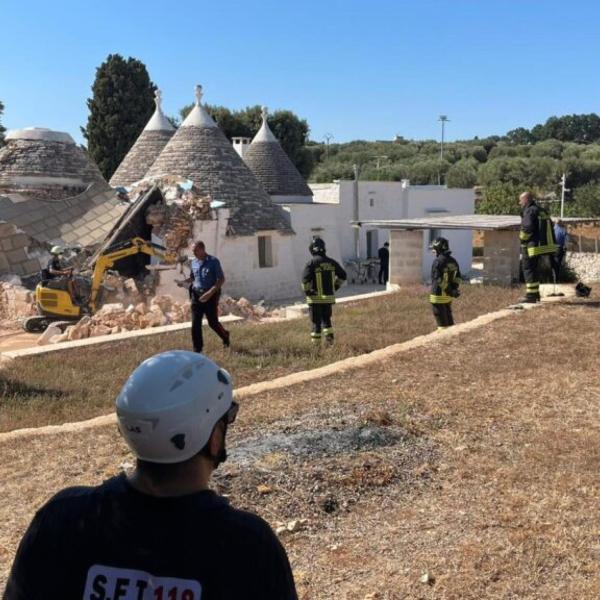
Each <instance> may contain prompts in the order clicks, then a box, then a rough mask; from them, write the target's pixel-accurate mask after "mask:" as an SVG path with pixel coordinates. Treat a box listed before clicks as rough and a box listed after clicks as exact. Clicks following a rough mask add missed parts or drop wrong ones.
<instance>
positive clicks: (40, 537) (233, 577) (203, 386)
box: [4, 351, 297, 600]
mask: <svg viewBox="0 0 600 600" xmlns="http://www.w3.org/2000/svg"><path fill="white" fill-rule="evenodd" d="M237 408H238V405H237V404H236V403H235V402H233V400H232V383H231V378H230V376H229V374H228V373H227V372H226V371H224V370H223V369H220V368H219V367H218V366H217V365H216V364H215V363H214V362H212V361H211V360H209V359H208V358H206V357H205V356H203V355H202V354H197V353H193V352H184V351H171V352H164V353H162V354H158V355H156V356H153V357H151V358H149V359H147V360H146V361H144V362H143V363H142V364H141V365H140V366H139V367H138V368H137V369H136V370H135V371H134V372H133V373H132V375H131V376H130V377H129V379H128V381H127V382H126V383H125V386H124V387H123V389H122V390H121V393H120V394H119V396H118V397H117V419H118V425H119V429H120V431H121V433H122V435H123V437H124V438H125V440H126V441H127V443H128V445H129V446H130V448H131V449H132V451H133V452H134V454H135V455H136V456H137V465H136V468H135V471H134V472H133V473H132V474H131V475H130V476H126V475H124V474H123V475H119V476H117V477H114V478H112V479H109V480H108V481H106V482H105V483H103V484H102V485H100V486H98V487H79V488H69V489H66V490H63V491H62V492H60V493H58V494H57V495H56V496H54V498H52V499H51V500H50V501H49V502H48V503H47V504H46V505H45V506H44V507H43V508H42V509H41V510H40V511H39V512H38V513H37V514H36V516H35V518H34V520H33V522H32V523H31V525H30V526H29V529H28V530H27V532H26V534H25V536H24V538H23V540H22V541H21V545H20V547H19V550H18V552H17V556H16V558H15V562H14V564H13V568H12V572H11V575H10V578H9V581H8V585H7V588H6V592H5V595H4V598H5V599H8V600H16V599H27V600H36V599H41V598H44V599H46V600H49V599H54V598H56V599H58V598H60V599H61V600H70V599H73V600H75V599H77V600H81V599H82V598H83V599H84V600H109V599H110V600H242V599H243V600H297V596H296V591H295V587H294V580H293V577H292V572H291V569H290V565H289V562H288V559H287V556H286V553H285V550H284V549H283V547H282V546H281V544H280V543H279V540H278V539H277V537H276V536H275V534H274V533H273V531H272V530H271V528H270V527H269V525H267V523H266V522H265V521H263V520H262V519H261V518H259V517H257V516H255V515H253V514H250V513H247V512H243V511H240V510H236V509H234V508H232V507H231V506H229V503H228V502H227V500H226V499H225V498H223V497H220V496H217V494H215V493H214V492H213V491H210V490H209V489H208V482H209V479H210V476H211V474H212V472H213V471H214V469H215V468H216V467H217V466H218V465H219V464H220V463H221V462H223V461H224V460H225V458H226V451H225V435H226V432H227V427H228V425H230V424H231V423H233V421H234V419H235V416H236V413H237Z"/></svg>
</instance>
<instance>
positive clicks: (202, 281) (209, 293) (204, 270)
mask: <svg viewBox="0 0 600 600" xmlns="http://www.w3.org/2000/svg"><path fill="white" fill-rule="evenodd" d="M194 256H195V258H194V259H193V260H192V272H191V274H190V277H189V279H188V280H187V282H188V283H189V284H190V288H189V290H190V299H191V301H192V344H193V346H194V352H202V348H203V347H204V342H203V339H202V317H203V316H204V315H206V319H207V320H208V324H209V326H210V327H211V329H212V330H213V331H214V332H215V333H216V334H217V335H218V336H219V337H220V338H221V340H222V341H223V346H225V348H228V347H229V332H228V331H226V330H225V328H224V327H223V325H221V323H219V312H218V311H219V298H220V296H221V287H222V285H223V284H224V283H225V275H224V274H223V269H222V268H221V263H220V262H219V259H218V258H216V257H214V256H211V255H210V254H207V253H206V247H205V245H204V242H200V241H198V242H196V243H195V244H194Z"/></svg>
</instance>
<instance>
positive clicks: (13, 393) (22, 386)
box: [0, 377, 65, 400]
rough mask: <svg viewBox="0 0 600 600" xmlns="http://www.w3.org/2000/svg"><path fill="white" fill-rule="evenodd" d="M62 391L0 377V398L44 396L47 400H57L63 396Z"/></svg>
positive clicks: (27, 398)
mask: <svg viewBox="0 0 600 600" xmlns="http://www.w3.org/2000/svg"><path fill="white" fill-rule="evenodd" d="M64 395H65V394H64V392H62V391H60V390H56V389H52V388H48V387H41V386H36V385H29V384H28V383H25V382H23V381H13V380H12V379H6V378H3V377H0V399H2V400H10V399H11V398H19V399H20V400H29V399H31V398H39V397H40V396H44V398H45V399H47V400H59V399H60V398H62V397H63V396H64Z"/></svg>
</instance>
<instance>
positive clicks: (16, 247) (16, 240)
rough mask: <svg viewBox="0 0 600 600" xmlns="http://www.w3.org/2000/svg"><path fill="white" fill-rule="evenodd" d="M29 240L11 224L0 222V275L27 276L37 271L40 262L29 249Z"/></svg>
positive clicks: (30, 243)
mask: <svg viewBox="0 0 600 600" xmlns="http://www.w3.org/2000/svg"><path fill="white" fill-rule="evenodd" d="M31 245H32V242H31V238H30V237H29V236H28V235H27V234H26V233H24V232H23V231H21V230H20V229H18V228H17V227H16V226H15V225H13V224H12V223H7V222H6V221H0V274H6V275H8V274H10V275H27V274H28V273H31V272H34V271H39V269H40V262H39V260H38V259H37V258H36V256H34V255H33V254H32V253H31V252H30V250H29V248H30V246H31Z"/></svg>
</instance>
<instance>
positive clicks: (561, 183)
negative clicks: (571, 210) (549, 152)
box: [560, 173, 571, 219]
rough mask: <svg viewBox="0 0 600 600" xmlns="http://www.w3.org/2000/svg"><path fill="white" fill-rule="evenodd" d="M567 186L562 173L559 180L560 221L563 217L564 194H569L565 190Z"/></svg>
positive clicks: (564, 175)
mask: <svg viewBox="0 0 600 600" xmlns="http://www.w3.org/2000/svg"><path fill="white" fill-rule="evenodd" d="M566 185H567V174H566V173H563V174H562V177H561V178H560V218H561V219H562V218H563V217H564V216H565V192H570V191H571V190H568V189H567V188H566Z"/></svg>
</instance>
